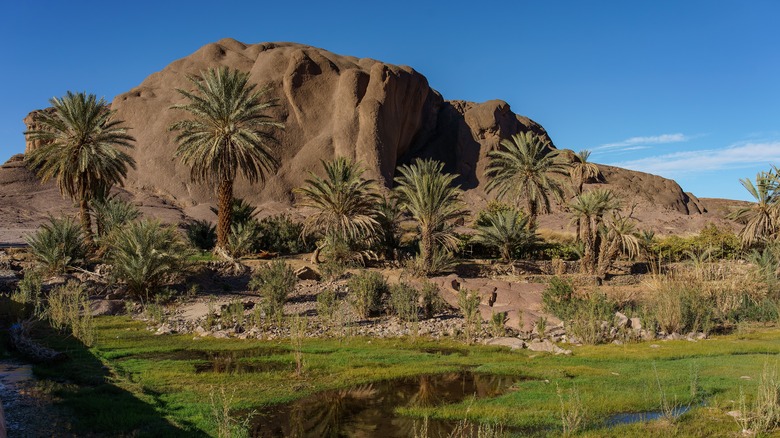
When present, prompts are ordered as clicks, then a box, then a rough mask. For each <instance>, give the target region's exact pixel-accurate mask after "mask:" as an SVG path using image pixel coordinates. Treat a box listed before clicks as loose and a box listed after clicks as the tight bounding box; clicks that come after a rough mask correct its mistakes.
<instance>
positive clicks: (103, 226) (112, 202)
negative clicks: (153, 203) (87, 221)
mask: <svg viewBox="0 0 780 438" xmlns="http://www.w3.org/2000/svg"><path fill="white" fill-rule="evenodd" d="M92 212H93V214H94V215H95V223H96V224H97V229H98V237H100V238H105V237H106V236H109V235H111V233H112V232H114V231H115V230H117V229H119V228H122V227H123V226H125V225H127V224H128V223H130V222H132V221H134V220H136V219H138V217H139V216H141V212H140V211H138V208H137V207H136V206H135V205H133V204H131V203H129V202H127V201H125V200H123V199H121V198H119V197H117V196H111V197H108V198H104V199H98V200H94V201H92Z"/></svg>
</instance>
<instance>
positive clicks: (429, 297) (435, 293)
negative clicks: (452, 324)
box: [420, 281, 447, 319]
mask: <svg viewBox="0 0 780 438" xmlns="http://www.w3.org/2000/svg"><path fill="white" fill-rule="evenodd" d="M420 296H421V297H422V310H423V317H425V318H426V319H427V318H432V317H433V315H435V314H437V313H440V312H443V311H444V310H445V309H446V308H447V303H446V302H444V300H443V299H442V298H441V295H439V288H438V287H437V286H436V285H435V284H433V283H431V282H428V281H426V282H425V283H424V284H423V287H422V290H421V291H420Z"/></svg>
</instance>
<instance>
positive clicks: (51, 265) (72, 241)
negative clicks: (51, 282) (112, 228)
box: [26, 216, 87, 274]
mask: <svg viewBox="0 0 780 438" xmlns="http://www.w3.org/2000/svg"><path fill="white" fill-rule="evenodd" d="M26 240H27V244H28V245H30V251H31V252H32V254H33V256H34V257H35V259H36V260H37V261H38V263H39V264H40V265H42V266H43V267H44V269H46V271H48V272H49V273H52V274H62V273H65V272H66V271H67V270H68V269H69V268H71V267H74V266H79V265H81V264H82V263H84V261H85V259H86V256H87V245H86V242H85V239H84V233H83V229H82V228H81V227H80V226H79V225H78V223H76V221H75V220H74V219H73V218H72V217H70V216H66V217H64V218H54V217H49V222H48V223H45V224H43V225H41V228H40V229H39V230H38V231H37V232H36V233H35V234H32V235H30V236H28V237H27V239H26Z"/></svg>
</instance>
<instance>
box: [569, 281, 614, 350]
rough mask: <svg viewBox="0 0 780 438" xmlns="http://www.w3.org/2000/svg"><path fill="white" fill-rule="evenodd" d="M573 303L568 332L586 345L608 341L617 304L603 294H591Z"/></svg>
mask: <svg viewBox="0 0 780 438" xmlns="http://www.w3.org/2000/svg"><path fill="white" fill-rule="evenodd" d="M573 303H574V306H573V307H574V309H573V314H572V317H571V321H570V323H569V327H568V332H569V333H570V334H571V335H573V336H575V337H577V338H578V339H579V340H580V341H581V342H583V343H585V344H593V345H595V344H600V343H602V342H605V341H607V340H608V338H609V334H610V333H609V332H610V329H611V328H612V324H611V321H612V320H613V319H614V315H615V307H616V306H615V303H614V302H613V301H611V300H610V299H608V298H607V296H606V295H605V294H602V293H594V294H591V295H590V296H588V297H587V298H585V299H577V300H574V301H573ZM604 321H606V322H607V324H604Z"/></svg>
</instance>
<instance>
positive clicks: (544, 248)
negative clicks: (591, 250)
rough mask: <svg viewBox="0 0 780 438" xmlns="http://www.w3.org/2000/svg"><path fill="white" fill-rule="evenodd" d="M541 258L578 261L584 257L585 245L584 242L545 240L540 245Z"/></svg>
mask: <svg viewBox="0 0 780 438" xmlns="http://www.w3.org/2000/svg"><path fill="white" fill-rule="evenodd" d="M538 249H539V258H541V259H542V260H555V259H560V260H566V261H576V260H579V259H580V258H581V257H582V252H583V251H584V247H583V245H582V244H576V243H566V242H544V243H543V244H541V245H538Z"/></svg>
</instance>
